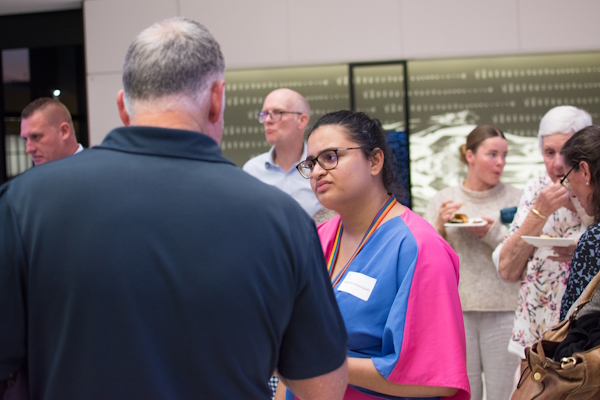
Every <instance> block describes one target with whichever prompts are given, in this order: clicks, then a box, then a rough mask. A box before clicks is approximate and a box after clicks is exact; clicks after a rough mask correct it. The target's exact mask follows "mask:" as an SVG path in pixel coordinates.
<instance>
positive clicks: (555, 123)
mask: <svg viewBox="0 0 600 400" xmlns="http://www.w3.org/2000/svg"><path fill="white" fill-rule="evenodd" d="M590 125H592V116H591V115H590V114H589V113H588V112H587V111H584V110H582V109H580V108H577V107H573V106H558V107H554V108H552V109H551V110H550V111H548V112H547V113H546V115H544V116H543V117H542V120H541V121H540V129H539V131H538V138H539V141H540V149H543V140H544V136H548V135H554V134H555V133H562V134H564V135H572V134H574V133H575V132H577V131H580V130H581V129H583V128H585V127H586V126H590Z"/></svg>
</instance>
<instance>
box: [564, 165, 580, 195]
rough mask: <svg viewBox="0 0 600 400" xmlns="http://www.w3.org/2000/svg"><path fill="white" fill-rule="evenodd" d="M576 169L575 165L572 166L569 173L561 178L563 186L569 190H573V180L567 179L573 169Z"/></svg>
mask: <svg viewBox="0 0 600 400" xmlns="http://www.w3.org/2000/svg"><path fill="white" fill-rule="evenodd" d="M576 165H577V164H576ZM574 169H575V165H573V167H571V169H570V170H569V172H567V174H566V175H565V176H563V178H562V179H561V180H560V184H561V185H562V187H564V188H565V189H567V190H568V191H571V182H570V181H569V180H568V179H567V176H569V174H570V173H571V171H573V170H574Z"/></svg>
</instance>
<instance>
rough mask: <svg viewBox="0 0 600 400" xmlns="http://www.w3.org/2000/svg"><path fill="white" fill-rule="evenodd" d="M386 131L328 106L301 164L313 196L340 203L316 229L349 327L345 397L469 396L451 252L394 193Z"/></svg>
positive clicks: (456, 398)
mask: <svg viewBox="0 0 600 400" xmlns="http://www.w3.org/2000/svg"><path fill="white" fill-rule="evenodd" d="M385 137H386V132H385V131H384V130H383V128H382V126H381V123H380V122H379V121H378V120H376V119H371V118H369V117H368V116H367V115H366V114H364V113H360V112H352V111H336V112H333V113H330V114H326V115H324V116H323V117H321V118H320V119H319V121H317V123H316V124H315V126H314V127H313V128H312V130H311V132H310V133H309V136H308V142H307V146H308V152H307V154H308V157H307V159H306V160H304V161H302V162H300V164H298V170H299V172H300V173H301V174H302V176H304V177H305V178H307V179H310V184H311V187H312V189H313V191H314V192H315V195H316V196H317V199H318V200H319V202H320V203H321V204H322V205H323V206H324V207H326V208H328V209H330V210H335V211H336V212H338V213H339V215H338V216H336V217H335V218H333V219H331V220H329V221H327V222H325V223H323V224H321V225H320V226H319V227H318V231H319V237H320V239H321V245H322V247H323V252H324V256H325V259H326V260H327V266H328V270H329V275H330V277H331V281H332V287H333V292H334V294H335V298H336V300H337V302H338V306H339V308H340V311H341V313H342V317H343V318H344V323H345V325H346V330H347V332H348V382H349V386H348V389H347V390H346V393H345V396H344V399H346V400H351V399H352V400H359V399H365V400H366V399H407V398H415V397H419V398H433V399H439V398H441V397H444V398H451V399H453V400H459V399H461V400H462V399H465V400H466V399H469V383H468V379H467V373H466V365H465V364H466V359H465V353H466V351H465V337H464V325H463V322H462V311H461V308H460V299H459V296H458V257H457V256H456V253H455V252H454V251H453V250H452V248H450V246H449V245H448V244H447V243H446V242H444V241H443V240H442V239H441V238H440V237H439V235H437V234H436V233H435V231H434V229H433V228H432V227H431V225H429V224H428V223H427V221H425V220H424V219H423V218H422V217H420V216H419V215H417V214H416V213H414V212H412V211H411V210H410V209H408V208H407V207H405V206H403V205H402V204H400V203H398V202H397V201H396V195H395V193H397V191H396V190H395V187H394V182H395V172H394V169H393V168H392V157H393V156H392V153H391V152H390V150H389V148H388V146H387V143H386V141H385ZM277 389H278V393H277V397H276V398H280V397H279V396H280V395H281V393H280V388H279V387H278V388H277ZM288 398H293V395H292V394H291V393H288Z"/></svg>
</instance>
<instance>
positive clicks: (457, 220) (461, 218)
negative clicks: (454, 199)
mask: <svg viewBox="0 0 600 400" xmlns="http://www.w3.org/2000/svg"><path fill="white" fill-rule="evenodd" d="M448 222H451V223H453V224H466V223H467V222H469V217H467V216H466V215H465V214H458V213H457V214H454V215H453V216H452V218H450V221H448Z"/></svg>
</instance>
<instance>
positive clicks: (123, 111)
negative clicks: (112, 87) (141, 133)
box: [117, 89, 131, 126]
mask: <svg viewBox="0 0 600 400" xmlns="http://www.w3.org/2000/svg"><path fill="white" fill-rule="evenodd" d="M123 93H124V92H123V89H121V90H119V93H117V108H118V109H119V117H121V121H123V125H125V126H129V125H131V120H130V118H129V114H128V113H127V110H126V109H125V101H124V100H123Z"/></svg>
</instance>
